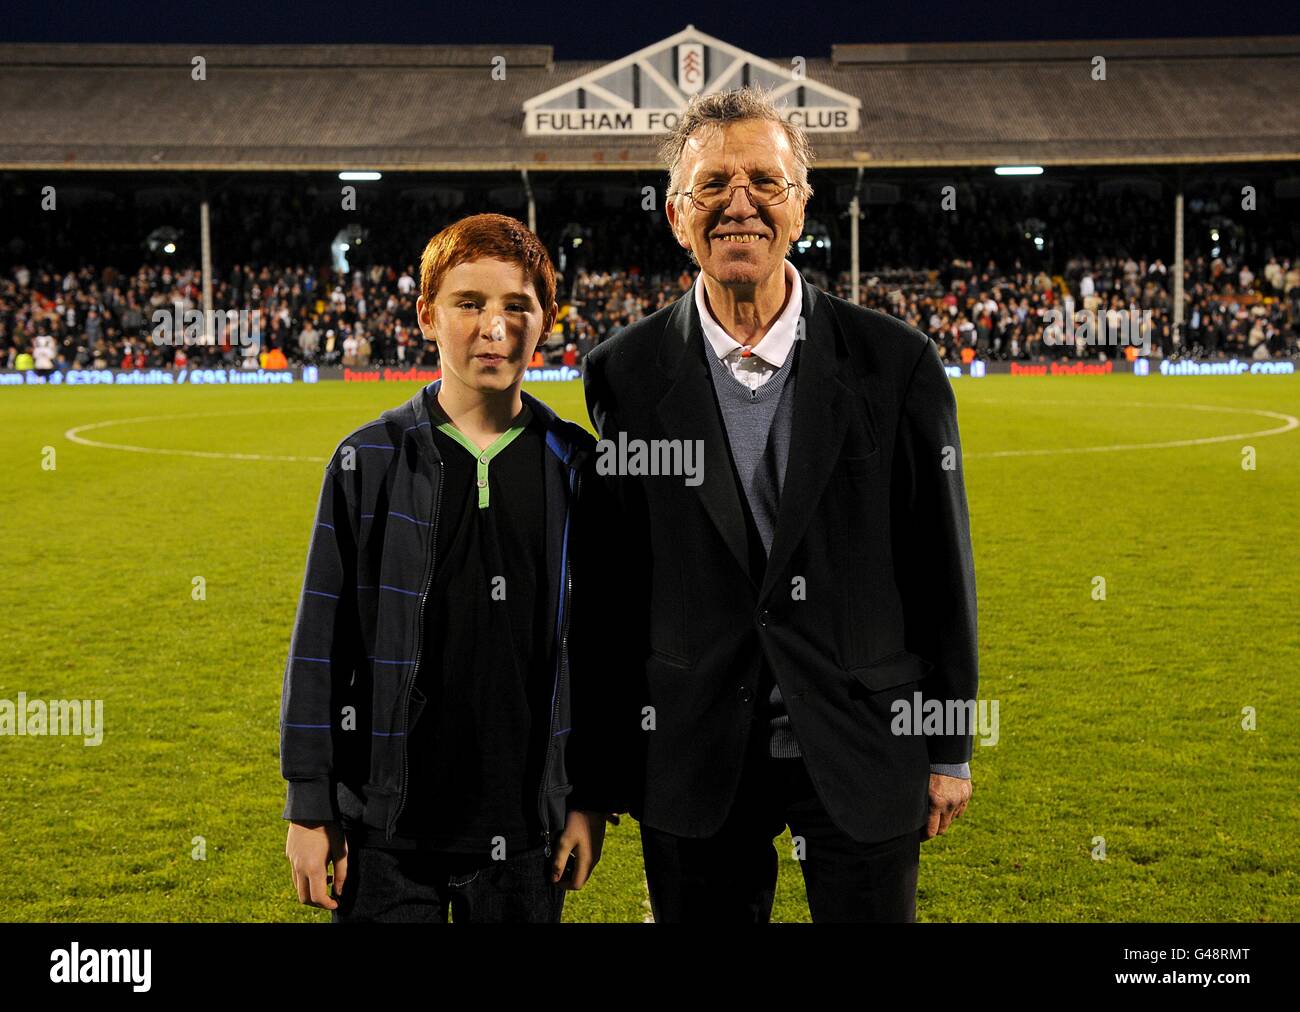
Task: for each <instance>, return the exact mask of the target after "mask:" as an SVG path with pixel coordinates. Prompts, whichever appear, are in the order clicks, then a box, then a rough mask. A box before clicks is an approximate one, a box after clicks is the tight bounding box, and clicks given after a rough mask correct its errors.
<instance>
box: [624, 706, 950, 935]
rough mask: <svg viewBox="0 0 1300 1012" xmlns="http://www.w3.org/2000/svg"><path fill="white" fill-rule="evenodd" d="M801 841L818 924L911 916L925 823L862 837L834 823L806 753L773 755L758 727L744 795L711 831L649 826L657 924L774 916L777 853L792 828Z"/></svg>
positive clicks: (645, 829) (645, 844)
mask: <svg viewBox="0 0 1300 1012" xmlns="http://www.w3.org/2000/svg"><path fill="white" fill-rule="evenodd" d="M787 825H788V826H789V827H790V834H791V836H793V837H794V838H795V842H796V844H798V842H799V838H800V837H802V838H803V859H802V860H801V861H800V862H799V864H800V868H801V869H802V871H803V878H804V885H805V886H806V888H807V892H808V907H809V910H810V912H811V914H812V919H813V920H814V921H854V922H912V921H915V920H916V883H917V874H918V872H919V870H920V858H921V839H922V837H923V836H924V833H925V828H924V827H921V828H919V829H917V830H915V831H914V832H911V833H904V834H903V835H902V836H898V837H894V838H893V839H890V840H881V841H879V842H873V843H859V842H858V841H856V840H854V839H853V838H852V837H850V836H848V835H847V834H846V833H845V832H844V831H843V830H841V829H840V828H839V827H838V826H836V825H835V823H834V822H832V821H831V818H830V816H829V815H827V814H826V810H825V808H823V807H822V803H821V801H820V800H819V799H818V797H817V792H816V789H815V788H814V787H813V785H812V781H811V780H809V779H808V771H807V769H806V768H805V766H804V761H803V760H802V759H773V758H770V757H769V756H768V755H767V728H766V726H765V725H762V724H759V725H755V727H754V728H753V729H752V732H751V734H750V748H749V750H748V757H747V759H746V762H745V769H744V771H743V772H742V774H741V782H740V786H739V788H738V789H737V792H736V800H735V803H734V805H733V806H732V810H731V812H730V814H729V815H728V816H727V820H726V821H725V822H724V823H723V825H722V828H721V829H720V830H719V831H718V832H717V833H716V834H715V835H714V836H711V837H704V838H698V839H697V838H691V837H684V836H675V835H673V834H672V833H665V832H663V831H661V830H657V829H653V828H651V827H649V826H646V825H644V824H642V826H641V847H642V850H643V852H644V855H645V873H646V883H647V885H648V886H649V889H650V906H651V910H652V911H653V913H654V918H655V921H656V922H659V923H676V922H710V923H713V922H747V923H757V924H765V923H767V922H768V921H769V920H770V919H771V916H772V899H773V896H774V894H775V892H776V877H777V860H778V858H777V853H776V849H775V848H774V847H773V845H772V841H773V840H774V839H775V838H776V837H777V836H778V835H779V834H780V833H781V831H782V830H783V829H784V828H785V827H786V826H787Z"/></svg>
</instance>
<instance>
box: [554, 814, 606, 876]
mask: <svg viewBox="0 0 1300 1012" xmlns="http://www.w3.org/2000/svg"><path fill="white" fill-rule="evenodd" d="M604 842H605V813H604V812H570V813H569V816H568V818H567V819H565V821H564V832H563V833H561V834H560V841H559V843H557V844H556V845H555V851H554V852H553V853H552V854H551V881H552V882H562V884H563V885H564V888H565V889H581V888H582V887H583V886H584V885H586V884H587V879H588V878H590V877H591V870H592V869H593V868H595V867H596V862H597V861H599V860H600V848H601V846H602V845H603V844H604ZM570 854H572V855H573V861H574V868H573V877H572V878H571V879H562V877H561V876H563V875H564V869H565V866H566V865H567V864H568V863H569V855H570Z"/></svg>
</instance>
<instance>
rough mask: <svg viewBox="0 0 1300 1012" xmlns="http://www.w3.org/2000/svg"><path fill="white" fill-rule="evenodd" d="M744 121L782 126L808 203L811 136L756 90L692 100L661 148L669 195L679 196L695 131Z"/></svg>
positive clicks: (767, 92) (736, 91) (724, 93)
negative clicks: (684, 161)
mask: <svg viewBox="0 0 1300 1012" xmlns="http://www.w3.org/2000/svg"><path fill="white" fill-rule="evenodd" d="M741 120H771V121H772V122H773V123H780V124H781V128H782V129H783V130H785V135H786V137H787V138H789V141H790V147H791V148H792V149H793V150H794V156H795V161H796V167H795V171H796V173H797V174H798V178H797V179H795V180H793V182H795V183H797V184H798V186H799V189H800V192H802V194H803V196H804V199H805V200H807V199H808V198H809V197H811V196H812V192H813V191H812V187H811V186H809V185H808V169H809V168H810V167H811V166H812V163H813V159H814V158H815V157H816V156H815V154H814V152H813V146H812V144H811V143H809V141H808V134H807V133H806V132H805V131H804V129H803V127H801V126H799V125H797V124H795V123H790V122H787V121H786V119H785V118H784V117H783V116H782V115H781V111H780V110H779V109H778V108H777V107H776V104H775V103H774V102H773V101H772V97H771V93H770V92H769V91H765V90H763V89H761V88H757V87H754V86H750V87H746V88H737V89H736V90H735V91H721V92H715V93H714V94H711V95H693V96H692V97H691V99H690V101H689V102H687V104H686V109H685V110H684V111H683V112H682V115H681V118H680V119H678V121H677V126H676V128H675V129H674V130H673V131H672V132H671V133H670V134H668V136H667V137H665V138H664V140H663V143H662V144H660V145H659V158H660V160H661V161H663V162H664V163H665V164H666V165H667V166H668V192H669V193H676V192H678V191H679V190H680V189H681V163H682V152H683V151H684V150H685V149H686V142H687V141H688V140H689V139H690V138H691V136H692V135H693V134H695V132H696V131H698V130H702V129H705V128H708V129H716V128H718V127H721V126H723V125H725V124H728V123H738V122H740V121H741ZM673 199H674V200H680V199H681V198H680V197H675V198H673Z"/></svg>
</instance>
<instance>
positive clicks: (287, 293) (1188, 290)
mask: <svg viewBox="0 0 1300 1012" xmlns="http://www.w3.org/2000/svg"><path fill="white" fill-rule="evenodd" d="M805 273H806V274H807V275H808V277H809V280H810V281H812V282H813V283H815V284H817V285H819V286H820V287H823V288H826V289H827V290H830V291H833V292H834V293H835V294H837V295H839V296H841V297H843V298H848V297H849V296H850V294H851V293H850V284H849V278H848V276H847V274H844V273H842V274H839V275H838V276H836V277H834V278H830V277H828V276H827V275H826V274H825V273H824V272H821V271H819V270H817V269H816V268H807V269H806V270H805ZM692 276H693V275H692V273H691V272H689V271H687V270H685V269H682V270H679V271H678V272H676V273H643V272H641V271H640V270H638V269H635V268H633V269H631V270H614V271H589V270H586V269H579V270H578V271H577V272H576V276H575V278H574V281H573V283H572V284H571V285H570V284H567V283H562V285H561V297H562V299H563V307H562V310H561V316H560V320H559V324H558V328H557V332H556V333H555V334H554V335H553V336H552V338H551V340H550V341H548V343H547V347H546V349H545V351H544V360H546V361H551V362H561V361H563V362H565V363H569V364H573V363H576V362H578V361H580V360H581V358H582V357H583V356H584V355H585V354H586V353H587V352H588V351H590V350H591V348H593V347H594V346H595V345H597V344H599V343H600V342H601V341H604V340H606V339H608V338H609V337H611V336H613V335H614V334H616V333H617V332H618V331H619V330H620V329H622V328H623V327H626V326H628V325H629V324H630V323H632V322H634V321H636V320H639V319H641V318H642V317H644V316H646V315H648V314H650V313H652V312H654V311H655V310H657V309H659V308H661V307H663V306H665V305H668V304H669V303H671V302H673V301H674V300H675V299H677V298H678V297H680V296H681V294H682V293H683V292H685V291H686V290H687V289H688V288H689V287H690V285H691V281H692ZM417 278H418V274H417V271H416V267H415V265H413V264H407V265H405V266H403V267H382V266H372V267H370V268H367V269H365V270H360V269H358V270H355V271H352V272H351V273H348V274H343V273H340V272H335V271H333V270H331V269H329V268H321V269H314V268H308V267H305V266H303V265H301V264H299V265H294V266H291V267H290V266H275V267H272V266H269V265H235V266H234V267H232V268H231V270H230V271H229V272H227V273H225V274H220V275H217V276H215V277H214V279H213V305H214V307H215V308H216V309H217V310H218V313H217V314H216V316H215V318H214V326H213V333H214V335H215V343H213V344H208V345H204V344H195V343H190V342H187V341H185V340H184V338H183V336H182V335H183V325H184V324H185V323H186V322H187V321H189V322H190V323H191V324H192V327H191V334H192V335H193V334H197V333H199V332H201V329H200V328H199V326H198V323H197V321H198V320H199V319H200V318H199V317H198V316H197V315H196V314H197V313H198V312H199V310H201V307H202V280H201V277H200V274H199V272H198V271H197V270H196V269H194V268H192V267H190V268H184V269H175V268H173V267H171V266H170V265H163V266H143V267H140V268H139V269H137V270H136V271H135V273H133V274H129V275H128V274H122V273H119V272H118V271H116V270H115V269H113V268H111V267H108V268H104V269H102V270H99V269H96V268H93V267H89V266H86V267H82V268H80V269H78V270H76V271H68V272H66V273H62V274H59V273H51V272H49V271H45V270H35V271H34V270H32V269H29V268H27V267H23V266H19V267H16V268H15V269H14V270H13V271H12V272H11V274H10V276H8V277H3V278H0V368H14V367H15V363H16V362H17V360H18V356H19V355H20V354H21V353H22V352H23V351H24V350H28V351H30V350H31V349H32V348H33V347H34V346H35V341H36V338H37V337H38V336H49V337H52V338H53V339H54V344H55V347H56V348H57V357H58V367H60V368H74V369H91V368H95V369H99V368H106V367H108V368H147V367H163V366H184V365H189V366H196V367H197V366H208V365H216V364H222V365H227V366H246V367H254V366H259V365H261V366H264V367H271V368H274V367H277V366H281V365H292V364H298V363H304V364H319V365H346V366H358V367H361V366H367V365H392V366H429V365H432V364H434V363H435V361H436V351H435V350H434V349H433V348H431V347H430V346H429V345H428V344H427V343H426V342H425V341H424V339H423V336H422V335H421V333H420V330H419V327H418V323H417V321H416V317H415V312H416V311H415V302H416V297H417V295H418V280H417ZM562 281H563V279H562ZM1184 299H1185V308H1184V331H1183V333H1182V334H1181V335H1180V336H1177V335H1175V334H1174V333H1173V330H1172V326H1171V324H1172V315H1171V305H1172V278H1171V276H1170V270H1169V267H1168V265H1166V264H1165V263H1164V262H1163V261H1162V260H1159V259H1155V260H1151V261H1146V260H1134V259H1132V258H1123V259H1120V258H1095V259H1086V258H1074V259H1071V260H1070V261H1069V262H1068V263H1067V264H1066V265H1065V268H1064V270H1063V272H1062V273H1060V274H1056V275H1049V274H1048V273H1047V272H1046V271H1045V270H1042V269H1038V270H1035V269H1033V268H1026V267H1024V266H1022V265H1021V264H1020V263H1019V262H1016V263H1013V264H1011V265H1010V266H1007V267H1000V266H999V265H998V264H996V263H994V262H992V261H989V262H987V263H985V264H984V265H983V266H976V265H975V264H973V263H971V262H970V261H963V260H953V261H951V262H949V263H948V264H946V265H944V266H943V267H942V268H935V269H930V270H918V269H908V270H885V271H878V272H871V273H864V274H863V275H862V276H861V278H860V288H859V301H860V302H861V304H862V305H865V306H868V307H870V308H873V309H877V310H879V311H881V312H885V313H889V314H891V315H894V316H897V317H899V318H900V319H902V320H904V321H906V322H907V323H909V324H911V325H912V326H914V327H916V328H918V329H919V330H922V331H924V332H925V333H927V334H929V335H930V336H931V337H932V338H934V340H935V342H936V343H937V344H938V345H939V348H940V352H941V354H942V355H943V357H944V358H945V359H946V360H949V361H958V360H963V359H965V360H969V358H971V357H976V356H977V357H980V358H984V359H994V360H998V359H1003V360H1005V359H1015V360H1022V361H1024V360H1039V359H1042V358H1045V357H1058V356H1073V355H1076V354H1086V355H1090V356H1114V355H1117V354H1120V353H1121V349H1119V348H1117V347H1115V346H1113V345H1111V346H1107V345H1106V344H1105V335H1104V332H1101V331H1100V328H1101V324H1102V322H1103V320H1104V319H1105V317H1106V316H1107V315H1108V314H1109V315H1110V316H1111V317H1112V318H1113V317H1114V316H1115V314H1116V313H1134V311H1136V312H1137V313H1141V312H1142V311H1147V312H1149V313H1150V317H1149V319H1150V323H1151V330H1150V332H1149V333H1150V347H1151V353H1152V354H1156V355H1162V356H1165V357H1168V356H1173V355H1185V354H1192V355H1197V356H1206V355H1215V354H1231V355H1237V356H1249V357H1254V358H1263V357H1268V356H1291V355H1295V354H1297V350H1298V349H1297V337H1298V330H1297V321H1300V263H1297V262H1293V261H1291V260H1281V261H1279V260H1278V259H1277V258H1276V257H1271V258H1269V260H1268V262H1267V263H1266V264H1264V265H1262V266H1261V267H1259V269H1258V270H1256V269H1255V268H1254V267H1252V266H1250V265H1246V264H1236V263H1234V262H1232V261H1231V260H1230V259H1224V258H1215V259H1212V260H1207V259H1205V258H1203V257H1198V258H1195V259H1192V260H1188V261H1187V262H1186V264H1185V270H1184ZM229 310H234V311H235V312H233V313H228V312H227V311H229ZM1053 310H1055V311H1057V312H1058V313H1062V314H1063V313H1066V312H1071V311H1072V312H1074V313H1075V314H1079V313H1080V312H1083V311H1087V312H1091V313H1093V314H1095V315H1094V317H1093V319H1094V320H1095V321H1096V325H1097V328H1098V331H1099V334H1098V343H1096V344H1095V345H1091V346H1089V347H1086V348H1076V347H1073V346H1069V345H1067V344H1064V343H1062V342H1061V341H1059V340H1058V341H1053V340H1052V337H1053V336H1054V335H1053V332H1052V331H1050V330H1049V327H1048V324H1049V322H1050V319H1049V316H1048V314H1049V313H1051V312H1052V311H1053ZM159 313H163V314H165V316H159V315H158V314H159ZM187 314H188V315H187ZM1079 319H1082V318H1081V317H1079ZM160 320H165V321H166V323H167V326H164V327H162V328H161V329H160V325H159V323H158V322H157V321H160ZM1112 325H1113V324H1112ZM168 328H170V329H168ZM241 328H242V329H241ZM191 341H192V338H191Z"/></svg>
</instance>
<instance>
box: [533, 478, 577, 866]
mask: <svg viewBox="0 0 1300 1012" xmlns="http://www.w3.org/2000/svg"><path fill="white" fill-rule="evenodd" d="M581 478H582V475H581V474H580V473H579V472H578V470H577V469H576V468H573V467H570V469H569V491H570V495H569V502H568V504H567V505H566V506H565V510H564V543H563V552H564V595H563V597H562V598H561V599H560V607H561V608H562V609H563V614H562V615H561V619H560V648H559V650H558V651H557V653H556V662H555V691H554V693H553V694H552V699H551V720H550V724H549V725H548V726H547V731H546V733H547V739H546V758H545V760H544V761H543V763H542V782H541V784H540V785H538V788H537V807H538V809H539V811H540V813H541V816H542V837H543V842H544V843H545V845H546V856H547V857H550V856H551V826H550V822H551V820H550V814H549V812H548V811H547V807H548V806H547V804H546V797H545V795H546V774H547V773H548V772H549V770H550V768H551V751H552V745H553V743H554V741H555V724H556V718H557V717H558V716H559V710H560V682H561V681H562V680H563V675H564V670H565V668H566V667H567V666H568V663H569V613H570V611H571V610H572V608H571V599H572V597H573V567H572V565H571V564H570V562H569V519H570V517H571V516H572V515H573V501H574V500H575V499H576V498H577V497H578V486H579V485H581V483H582V482H581Z"/></svg>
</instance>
